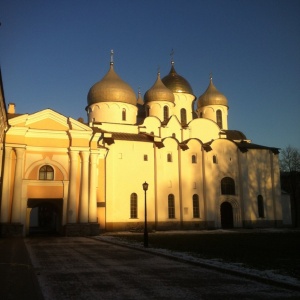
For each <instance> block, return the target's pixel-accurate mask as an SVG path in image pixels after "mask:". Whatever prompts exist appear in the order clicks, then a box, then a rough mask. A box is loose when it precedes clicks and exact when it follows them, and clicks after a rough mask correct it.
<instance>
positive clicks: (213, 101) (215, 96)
mask: <svg viewBox="0 0 300 300" xmlns="http://www.w3.org/2000/svg"><path fill="white" fill-rule="evenodd" d="M207 105H225V106H227V107H228V101H227V98H226V97H225V96H224V95H223V94H222V93H220V92H219V91H218V90H217V89H216V87H215V86H214V84H213V82H212V77H211V78H210V83H209V86H208V88H207V89H206V91H205V92H204V94H202V95H201V96H200V97H199V98H198V108H200V107H203V106H207Z"/></svg>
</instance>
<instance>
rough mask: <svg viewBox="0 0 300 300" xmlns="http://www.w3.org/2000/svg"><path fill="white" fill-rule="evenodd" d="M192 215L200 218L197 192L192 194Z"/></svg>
mask: <svg viewBox="0 0 300 300" xmlns="http://www.w3.org/2000/svg"><path fill="white" fill-rule="evenodd" d="M193 217H194V218H200V206H199V196H198V195H197V194H194V195H193Z"/></svg>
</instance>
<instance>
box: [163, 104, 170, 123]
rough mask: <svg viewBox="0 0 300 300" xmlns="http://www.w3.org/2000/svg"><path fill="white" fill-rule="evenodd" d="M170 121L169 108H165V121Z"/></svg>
mask: <svg viewBox="0 0 300 300" xmlns="http://www.w3.org/2000/svg"><path fill="white" fill-rule="evenodd" d="M168 119H169V107H168V106H164V121H167V120H168Z"/></svg>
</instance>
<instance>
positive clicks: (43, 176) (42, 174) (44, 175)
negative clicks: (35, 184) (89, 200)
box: [39, 165, 54, 180]
mask: <svg viewBox="0 0 300 300" xmlns="http://www.w3.org/2000/svg"><path fill="white" fill-rule="evenodd" d="M53 179H54V170H53V168H52V167H51V166H48V165H45V166H42V167H41V168H40V171H39V180H53Z"/></svg>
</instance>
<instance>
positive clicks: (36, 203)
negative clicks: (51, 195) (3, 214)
mask: <svg viewBox="0 0 300 300" xmlns="http://www.w3.org/2000/svg"><path fill="white" fill-rule="evenodd" d="M28 207H29V208H31V212H30V224H29V235H56V234H59V233H60V232H61V219H62V199H55V200H53V199H49V200H48V199H42V200H37V199H29V200H28Z"/></svg>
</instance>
